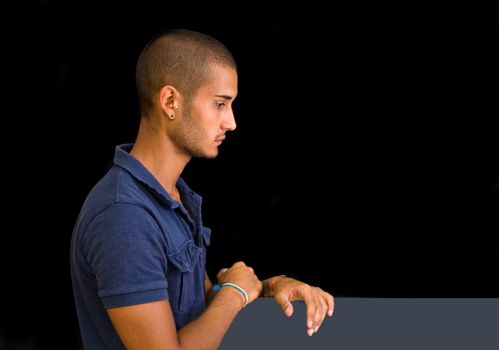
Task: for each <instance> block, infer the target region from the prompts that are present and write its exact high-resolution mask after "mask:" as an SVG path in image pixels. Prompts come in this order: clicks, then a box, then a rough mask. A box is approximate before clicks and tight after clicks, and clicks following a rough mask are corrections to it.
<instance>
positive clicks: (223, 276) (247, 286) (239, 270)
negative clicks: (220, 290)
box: [217, 261, 262, 304]
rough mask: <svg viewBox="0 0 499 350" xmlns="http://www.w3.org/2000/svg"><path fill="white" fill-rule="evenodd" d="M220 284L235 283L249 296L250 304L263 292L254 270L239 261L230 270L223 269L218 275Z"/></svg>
mask: <svg viewBox="0 0 499 350" xmlns="http://www.w3.org/2000/svg"><path fill="white" fill-rule="evenodd" d="M217 280H218V283H219V284H222V283H227V282H229V283H234V284H236V285H238V286H239V287H241V288H242V289H244V291H245V292H246V293H247V294H248V304H249V303H251V302H252V301H253V300H255V299H256V298H258V296H259V295H260V293H261V291H262V282H261V281H260V280H259V279H258V277H257V276H256V275H255V272H254V271H253V268H251V267H249V266H247V265H246V264H245V263H244V262H242V261H238V262H236V263H234V264H233V265H232V266H231V267H230V268H224V269H221V270H220V271H219V272H218V274H217Z"/></svg>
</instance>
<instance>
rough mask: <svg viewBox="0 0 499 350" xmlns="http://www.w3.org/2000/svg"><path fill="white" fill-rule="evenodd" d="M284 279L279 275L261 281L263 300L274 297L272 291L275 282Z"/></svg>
mask: <svg viewBox="0 0 499 350" xmlns="http://www.w3.org/2000/svg"><path fill="white" fill-rule="evenodd" d="M283 277H286V276H285V275H279V276H274V277H270V278H267V279H266V280H264V281H262V287H263V288H262V294H261V296H262V297H264V298H272V297H274V289H275V283H276V281H277V280H279V279H281V278H283Z"/></svg>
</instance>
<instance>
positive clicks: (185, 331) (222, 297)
mask: <svg viewBox="0 0 499 350" xmlns="http://www.w3.org/2000/svg"><path fill="white" fill-rule="evenodd" d="M243 304H244V300H243V298H242V295H241V293H239V292H238V291H237V290H235V289H234V288H222V289H221V290H220V291H219V292H218V293H216V297H214V298H213V300H212V301H211V302H210V303H209V305H208V307H207V308H206V310H205V311H204V312H203V313H202V314H201V316H199V318H197V319H196V320H194V321H192V322H190V323H189V324H187V325H185V326H184V327H182V328H181V329H180V330H179V331H178V332H177V335H178V339H179V343H180V349H181V350H215V349H217V348H218V347H219V345H220V343H221V341H222V339H223V337H224V335H225V333H226V332H227V330H228V329H229V327H230V325H231V324H232V321H234V318H235V317H236V316H237V314H238V313H239V311H241V309H242V307H243Z"/></svg>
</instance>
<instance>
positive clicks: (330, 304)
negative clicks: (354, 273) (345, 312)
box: [326, 293, 334, 317]
mask: <svg viewBox="0 0 499 350" xmlns="http://www.w3.org/2000/svg"><path fill="white" fill-rule="evenodd" d="M326 302H327V308H328V311H327V314H328V315H329V317H331V316H333V311H334V298H333V296H332V295H331V294H329V293H326Z"/></svg>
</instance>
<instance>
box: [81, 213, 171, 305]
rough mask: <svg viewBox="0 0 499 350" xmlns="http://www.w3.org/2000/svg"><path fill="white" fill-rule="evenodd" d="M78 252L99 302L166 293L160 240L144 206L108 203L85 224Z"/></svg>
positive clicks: (141, 299) (121, 301)
mask: <svg viewBox="0 0 499 350" xmlns="http://www.w3.org/2000/svg"><path fill="white" fill-rule="evenodd" d="M85 236H86V239H85V241H84V252H85V256H86V259H87V262H88V264H89V266H90V269H91V271H92V274H94V275H95V279H96V283H97V290H98V294H99V297H100V298H101V300H102V302H103V304H104V307H106V308H111V307H117V306H128V305H134V304H142V303H148V302H153V301H159V300H166V299H168V283H167V279H166V272H167V271H166V269H167V258H166V251H167V247H166V241H165V238H164V235H163V233H162V231H161V229H160V228H159V226H158V224H157V222H156V221H155V219H154V217H153V216H152V215H151V214H150V213H149V212H148V211H147V210H146V209H144V208H142V207H140V206H137V205H134V204H125V203H114V204H113V205H112V206H111V207H109V208H107V209H106V210H104V211H103V212H102V213H100V214H99V215H97V216H96V217H95V218H94V220H92V222H91V223H90V225H89V226H88V227H87V230H86V235H85Z"/></svg>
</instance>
